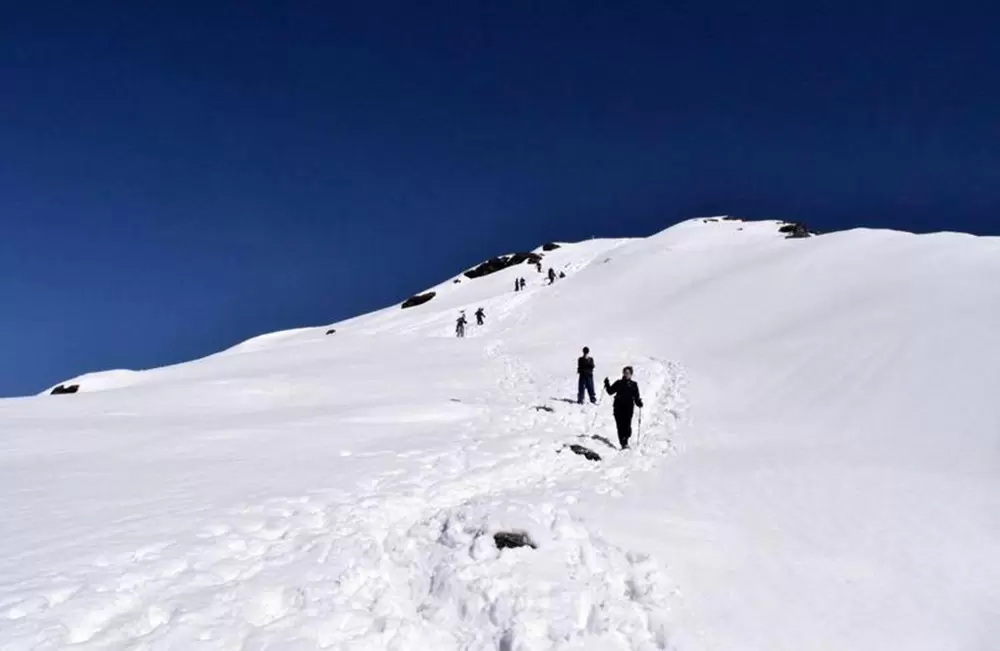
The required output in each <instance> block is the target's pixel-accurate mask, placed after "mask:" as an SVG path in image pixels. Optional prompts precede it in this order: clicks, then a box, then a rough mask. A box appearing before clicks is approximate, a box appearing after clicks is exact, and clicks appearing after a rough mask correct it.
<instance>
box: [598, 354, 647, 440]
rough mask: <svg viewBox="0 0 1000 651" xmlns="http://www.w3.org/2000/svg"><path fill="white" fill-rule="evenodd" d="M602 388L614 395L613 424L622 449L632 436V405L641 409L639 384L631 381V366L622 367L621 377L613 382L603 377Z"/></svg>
mask: <svg viewBox="0 0 1000 651" xmlns="http://www.w3.org/2000/svg"><path fill="white" fill-rule="evenodd" d="M604 390H605V391H607V392H608V393H609V394H611V395H613V396H614V397H615V407H614V412H615V425H617V426H618V442H619V443H621V446H622V449H623V450H624V449H625V448H627V447H628V440H629V438H630V437H631V436H632V407H633V405H634V406H636V407H638V408H639V409H642V398H640V397H639V385H638V384H636V383H635V382H633V381H632V367H631V366H626V367H625V368H624V369H622V378H621V379H620V380H616V381H615V383H614V384H609V383H608V378H604Z"/></svg>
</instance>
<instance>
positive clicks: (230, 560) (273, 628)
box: [0, 343, 682, 651]
mask: <svg viewBox="0 0 1000 651" xmlns="http://www.w3.org/2000/svg"><path fill="white" fill-rule="evenodd" d="M485 357H486V362H487V365H488V367H489V372H490V374H491V375H492V376H493V377H495V378H497V382H498V388H499V389H500V393H499V395H500V397H501V401H500V402H498V403H496V404H495V405H490V403H489V402H488V400H489V398H488V397H484V398H485V399H486V400H487V402H486V405H487V409H486V411H485V418H484V420H481V421H478V422H472V423H469V424H466V425H465V427H464V428H463V429H464V431H463V432H461V433H460V434H458V435H457V437H456V441H455V449H454V450H445V451H442V452H438V453H435V454H431V455H428V456H426V457H424V458H422V459H420V462H421V464H422V469H421V470H420V471H419V472H418V473H417V474H416V475H415V476H408V475H404V474H402V473H397V472H393V471H391V470H390V471H387V472H383V473H382V474H381V475H379V476H376V477H372V478H370V479H369V480H367V481H366V482H365V485H364V486H363V488H362V490H361V491H360V492H359V493H357V494H353V495H352V494H349V493H344V492H334V493H331V494H325V493H324V492H322V491H319V492H317V493H315V494H311V495H304V496H298V497H289V498H273V499H269V500H266V501H265V502H263V503H258V504H250V505H246V506H243V507H240V508H237V509H233V510H231V512H230V513H229V515H228V516H226V517H224V518H217V519H216V520H214V521H210V522H205V523H204V524H203V525H202V526H201V527H200V528H199V529H198V530H195V531H191V532H188V533H186V534H182V535H178V537H177V538H176V539H174V540H166V541H162V542H156V543H152V544H150V545H147V546H145V547H144V548H142V549H139V550H135V551H134V552H132V553H128V554H124V555H121V556H119V557H115V558H104V559H100V560H98V561H97V562H96V563H95V564H94V565H93V566H92V567H90V568H88V569H87V570H85V571H82V572H77V573H75V574H61V575H57V576H49V577H38V579H37V580H34V581H31V582H29V583H27V584H25V585H21V586H16V588H15V589H14V590H9V589H8V590H6V591H5V592H4V593H3V596H2V598H0V617H2V618H3V619H4V620H6V623H5V624H4V626H3V628H2V629H0V630H2V633H0V642H2V643H3V648H4V649H5V650H10V651H27V650H28V649H31V650H35V651H41V650H45V649H57V648H62V647H64V646H65V645H69V644H72V645H76V647H75V648H81V649H133V648H144V649H168V648H170V649H178V648H184V649H198V650H202V649H204V650H206V651H207V650H209V649H211V650H228V649H242V650H250V649H264V648H282V649H296V648H302V649H307V648H309V649H311V648H317V647H318V648H334V649H372V650H375V649H400V650H403V649H413V648H428V649H442V650H443V649H479V648H497V649H510V650H511V651H513V650H516V649H579V648H585V646H584V645H587V644H590V645H592V646H590V647H586V648H595V649H596V648H601V649H666V648H670V647H669V638H668V627H667V622H666V620H665V606H664V604H665V598H666V594H667V592H668V591H669V590H670V588H669V587H668V584H667V582H666V580H665V578H664V577H663V576H662V574H661V572H660V570H659V568H658V566H657V563H656V562H655V561H654V560H653V559H651V558H650V557H648V556H647V555H643V554H635V553H631V552H628V551H626V550H623V549H620V548H618V547H616V546H615V545H613V544H612V543H610V542H608V541H606V540H604V539H603V538H602V537H601V536H599V535H597V534H595V533H594V532H592V531H590V530H589V528H588V526H587V525H586V523H585V521H583V520H581V519H580V518H579V517H578V516H574V515H573V514H572V513H571V512H570V511H569V510H567V507H571V506H572V505H573V504H575V503H577V502H578V501H579V499H580V496H581V492H590V491H593V492H595V493H598V494H608V493H610V494H615V493H617V492H618V491H619V488H620V486H621V485H622V484H623V482H625V481H626V480H627V479H628V476H629V474H630V472H632V471H633V470H635V469H637V468H642V469H649V468H651V467H652V466H653V465H654V464H655V463H656V462H657V461H658V460H659V459H660V458H662V456H663V454H664V453H666V452H667V451H668V449H669V439H670V437H671V436H672V434H673V432H674V430H675V426H676V415H677V414H678V406H679V405H681V404H682V402H681V397H680V395H679V383H680V375H679V370H678V369H677V368H676V367H675V366H672V365H668V364H660V363H657V362H653V361H651V362H650V363H649V364H648V365H647V367H646V368H647V371H648V373H649V375H650V378H649V385H650V389H649V396H650V397H649V398H648V403H649V405H650V411H651V414H653V417H652V418H651V419H650V423H649V428H648V431H649V432H651V433H652V436H651V437H650V438H649V440H648V443H647V444H646V445H645V446H644V447H643V449H642V452H637V453H636V454H635V455H634V456H630V455H629V454H628V453H626V454H624V455H622V456H620V457H609V458H608V460H607V461H605V462H603V463H602V464H597V465H592V464H591V463H590V462H587V461H585V460H583V459H581V458H579V457H576V456H575V455H572V454H564V453H561V452H560V449H561V447H562V444H563V443H565V442H571V441H573V440H575V439H576V438H579V437H581V436H589V435H590V434H591V433H590V432H589V431H588V430H586V429H584V430H581V428H580V424H581V421H584V420H588V419H589V413H587V411H585V410H581V409H579V408H578V407H577V406H575V405H574V406H572V407H567V406H566V405H564V404H559V405H556V406H554V407H553V409H554V411H553V412H548V411H541V410H538V409H535V408H534V406H535V405H537V404H541V403H544V402H546V399H545V398H544V397H543V396H545V395H546V394H548V393H551V392H553V391H554V387H555V386H557V385H559V384H560V383H562V380H560V379H556V378H537V377H536V376H535V375H534V373H533V372H532V370H531V369H530V367H529V366H528V365H527V364H526V363H525V362H524V361H523V360H521V359H519V358H518V357H516V356H514V355H510V354H507V353H505V352H504V351H503V347H502V344H500V343H493V344H490V345H489V346H487V348H486V350H485ZM538 495H545V496H546V498H547V499H546V500H545V501H542V502H541V503H540V502H539V501H538ZM505 527H507V528H515V529H521V530H526V531H528V532H529V534H530V536H531V537H532V539H533V540H534V541H535V542H536V543H538V545H539V548H538V549H537V550H532V551H526V550H506V551H503V552H500V551H498V550H497V549H496V547H495V546H494V543H493V540H492V537H491V536H492V533H493V532H495V531H497V530H499V529H502V528H505Z"/></svg>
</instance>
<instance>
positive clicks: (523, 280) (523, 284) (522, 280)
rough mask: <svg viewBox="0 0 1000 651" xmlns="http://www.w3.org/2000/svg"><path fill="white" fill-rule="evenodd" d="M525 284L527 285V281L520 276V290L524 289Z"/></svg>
mask: <svg viewBox="0 0 1000 651" xmlns="http://www.w3.org/2000/svg"><path fill="white" fill-rule="evenodd" d="M527 285H528V281H527V280H525V279H524V278H522V279H521V290H522V291H523V290H524V288H525V287H526V286H527Z"/></svg>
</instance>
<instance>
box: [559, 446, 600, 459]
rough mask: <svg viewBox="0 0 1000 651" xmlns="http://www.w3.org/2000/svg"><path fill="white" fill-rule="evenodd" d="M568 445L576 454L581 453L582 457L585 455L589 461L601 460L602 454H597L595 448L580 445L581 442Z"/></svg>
mask: <svg viewBox="0 0 1000 651" xmlns="http://www.w3.org/2000/svg"><path fill="white" fill-rule="evenodd" d="M566 447H568V448H569V449H570V451H571V452H573V453H574V454H579V455H580V456H581V457H583V458H584V459H586V460H587V461H600V460H601V455H599V454H597V453H596V452H594V451H593V450H591V449H590V448H588V447H585V446H583V445H580V444H579V443H572V444H570V445H567V446H566Z"/></svg>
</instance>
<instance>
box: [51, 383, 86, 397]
mask: <svg viewBox="0 0 1000 651" xmlns="http://www.w3.org/2000/svg"><path fill="white" fill-rule="evenodd" d="M79 390H80V385H79V384H60V385H59V386H57V387H56V388H54V389H52V391H51V392H50V393H51V395H53V396H62V395H66V394H69V393H76V392H77V391H79Z"/></svg>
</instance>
